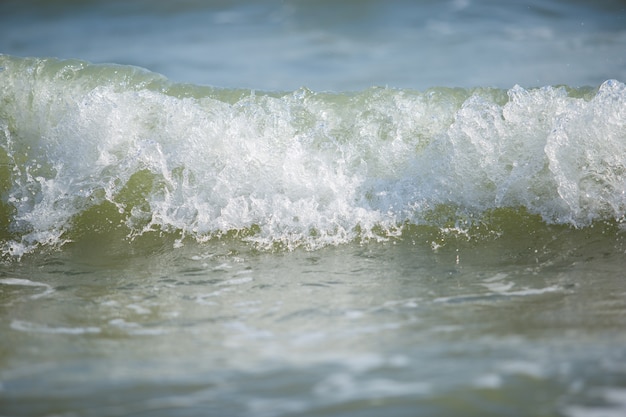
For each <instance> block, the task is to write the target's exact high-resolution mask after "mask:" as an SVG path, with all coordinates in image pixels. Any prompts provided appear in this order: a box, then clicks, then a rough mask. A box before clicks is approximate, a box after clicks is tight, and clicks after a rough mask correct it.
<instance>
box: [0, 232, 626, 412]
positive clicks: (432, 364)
mask: <svg viewBox="0 0 626 417" xmlns="http://www.w3.org/2000/svg"><path fill="white" fill-rule="evenodd" d="M505 232H506V233H505V235H504V236H505V237H503V238H498V239H493V240H486V241H482V242H472V241H467V240H466V239H465V238H450V239H449V240H448V242H447V243H446V244H445V245H444V246H441V247H440V248H439V249H437V250H435V251H433V249H432V247H431V244H430V243H429V239H431V238H432V235H431V234H429V233H424V232H416V233H414V234H413V235H412V236H406V237H405V238H404V239H400V240H397V241H394V242H389V243H384V244H383V243H371V244H363V245H355V244H348V245H342V246H341V247H333V248H327V249H320V250H317V251H313V252H310V251H304V250H295V251H292V252H280V253H267V252H258V251H255V250H251V249H249V248H247V247H246V246H245V245H244V246H242V245H241V244H240V243H238V242H237V241H233V240H228V239H226V240H218V241H214V242H211V243H208V244H200V245H196V244H188V245H185V246H184V247H182V248H179V249H175V250H172V249H169V248H167V247H164V248H161V249H159V248H158V246H157V247H155V246H152V245H153V244H154V242H153V243H152V244H150V245H148V248H150V251H149V252H150V253H135V254H132V255H121V254H120V253H119V252H117V253H115V252H116V250H115V248H109V250H110V251H109V255H108V256H106V255H105V254H103V253H101V254H100V256H99V257H97V258H93V257H90V256H89V255H88V254H86V252H85V250H84V248H81V247H71V246H70V247H68V248H66V250H64V251H63V252H60V253H59V252H56V253H51V254H48V255H45V256H44V255H35V256H32V257H30V258H28V259H24V260H22V262H21V263H19V264H13V265H11V266H8V267H6V268H5V270H4V273H3V275H4V276H3V278H2V279H1V280H0V285H1V286H2V287H1V288H2V299H1V303H0V304H1V308H2V310H1V311H2V316H3V317H4V319H3V322H2V334H4V335H7V337H6V338H3V343H2V345H3V351H2V364H3V365H2V391H0V393H1V395H2V396H1V398H2V400H1V401H2V402H1V403H0V404H1V407H2V410H3V413H4V414H6V415H81V416H82V415H86V416H89V415H206V414H209V415H211V414H219V415H254V416H258V415H268V416H270V415H271V416H274V415H316V416H317V415H354V416H365V415H377V414H379V413H382V412H385V413H389V414H391V415H407V416H408V415H441V416H444V415H446V416H450V415H464V416H467V415H477V416H478V415H481V416H484V415H511V416H517V415H555V416H557V415H566V416H585V415H619V414H621V413H623V411H624V398H625V393H626V369H625V368H624V367H623V363H624V360H625V359H626V358H625V356H626V349H625V348H624V346H626V344H625V343H624V342H625V340H624V333H623V329H624V325H625V324H626V323H625V321H626V315H625V314H624V312H625V311H626V309H625V307H626V305H625V303H626V302H625V301H624V300H625V299H626V298H624V296H625V295H626V287H625V286H624V285H625V284H624V279H623V256H624V242H623V235H622V234H621V232H618V234H617V235H615V233H616V231H615V229H614V228H613V227H609V226H606V227H604V228H603V227H600V226H597V227H594V228H593V229H589V230H582V231H576V230H571V229H569V228H567V227H565V228H564V227H551V228H547V230H541V231H532V230H527V229H524V228H523V227H522V228H512V229H509V230H506V231H505ZM529 232H530V233H529Z"/></svg>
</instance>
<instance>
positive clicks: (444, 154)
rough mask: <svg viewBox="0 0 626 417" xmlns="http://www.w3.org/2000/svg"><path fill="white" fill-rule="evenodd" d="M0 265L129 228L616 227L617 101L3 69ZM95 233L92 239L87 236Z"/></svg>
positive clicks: (255, 232)
mask: <svg viewBox="0 0 626 417" xmlns="http://www.w3.org/2000/svg"><path fill="white" fill-rule="evenodd" d="M0 67H2V68H3V70H2V71H1V72H0V186H1V187H2V189H1V193H2V194H1V196H2V200H1V207H0V211H1V212H2V213H3V214H4V217H5V218H6V220H5V221H3V222H1V223H0V227H2V229H1V230H0V233H1V234H2V235H1V236H0V237H1V238H2V241H3V248H4V249H3V250H4V251H5V253H13V254H16V255H20V254H23V253H25V252H27V251H29V250H31V249H32V248H35V247H38V246H42V245H44V246H45V245H53V246H54V245H59V244H63V243H64V242H66V241H70V240H72V239H73V236H74V235H75V234H76V233H77V232H76V229H77V228H81V227H82V228H88V227H94V228H96V229H98V230H99V229H106V225H107V224H110V225H111V226H110V227H112V228H123V229H124V230H125V231H126V232H125V233H126V235H127V236H128V237H129V238H131V239H132V238H133V236H138V235H141V234H142V233H145V232H146V231H153V230H160V231H166V232H175V233H177V234H179V235H180V236H181V238H182V237H187V238H193V239H196V240H200V241H203V240H207V239H211V238H214V237H218V236H223V235H225V234H233V233H234V234H235V235H237V236H240V237H241V238H242V239H245V240H248V241H251V242H253V243H255V244H257V245H259V246H261V247H268V246H269V247H272V246H275V245H276V244H279V245H284V246H286V247H289V248H292V247H296V246H305V247H309V248H316V247H320V246H324V245H328V244H340V243H344V242H348V241H352V240H354V239H357V238H358V239H371V238H374V239H385V238H387V237H389V236H390V235H393V234H397V233H399V231H400V230H401V229H402V227H403V226H404V225H406V224H410V225H422V224H426V225H429V224H430V225H435V226H437V225H439V223H438V222H440V220H441V219H440V217H441V216H439V215H437V213H452V214H451V215H452V217H455V216H464V218H480V216H481V215H482V214H483V213H485V212H488V211H490V210H494V209H500V208H523V210H525V211H527V212H528V213H530V214H533V215H537V216H540V217H541V218H542V219H543V221H545V222H547V223H555V224H569V225H572V226H575V227H585V226H588V225H590V224H591V223H593V222H594V221H597V220H612V221H614V220H616V219H617V220H620V219H622V218H623V217H624V213H625V210H626V129H625V125H626V86H625V85H624V84H623V83H621V82H618V81H615V80H609V81H606V82H605V83H603V84H602V85H601V86H599V87H598V88H571V87H566V86H561V87H550V86H548V87H542V88H533V89H525V88H522V87H520V86H514V87H513V88H511V89H510V90H508V91H507V90H501V89H492V88H476V89H455V88H432V89H430V90H426V91H413V90H396V89H391V88H371V89H368V90H364V91H361V92H353V93H332V92H313V91H310V90H307V89H306V88H302V89H300V90H297V91H294V92H286V93H282V92H255V91H250V90H237V89H219V88H212V87H203V86H193V85H182V84H175V83H171V82H169V81H168V80H166V79H165V78H163V77H161V76H159V75H158V74H154V73H150V72H148V71H146V70H142V69H139V68H135V67H126V66H114V65H92V64H88V63H86V62H82V61H62V60H56V59H24V58H15V57H10V56H0ZM90 225H91V226H90Z"/></svg>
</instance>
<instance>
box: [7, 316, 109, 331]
mask: <svg viewBox="0 0 626 417" xmlns="http://www.w3.org/2000/svg"><path fill="white" fill-rule="evenodd" d="M11 328H12V329H13V330H18V331H22V332H27V333H46V334H64V335H82V334H98V333H100V332H101V329H100V328H99V327H91V326H89V327H54V326H48V325H46V324H38V323H32V322H29V321H24V320H13V321H11Z"/></svg>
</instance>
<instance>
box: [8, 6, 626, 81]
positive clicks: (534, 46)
mask: <svg viewBox="0 0 626 417" xmlns="http://www.w3.org/2000/svg"><path fill="white" fill-rule="evenodd" d="M625 7H626V5H625V3H624V2H623V1H621V0H596V1H585V0H512V1H498V0H448V1H437V0H418V1H411V0H387V1H377V0H344V1H334V0H320V1H311V0H268V1H251V0H233V1H225V0H213V1H202V0H185V1H166V0H154V1H151V0H135V1H123V0H107V1H101V0H85V1H71V0H60V1H44V0H41V1H32V0H31V1H19V0H5V1H3V2H2V4H0V22H1V24H0V53H5V54H11V55H18V56H38V57H46V56H53V57H61V58H80V59H85V60H89V61H93V62H112V63H118V64H131V65H138V66H141V67H146V68H148V69H150V70H151V71H155V72H159V73H162V74H164V75H166V76H167V77H168V78H170V79H172V80H174V81H180V82H190V83H195V84H208V85H213V86H218V87H242V88H255V89H260V90H281V91H290V90H294V89H297V88H299V87H302V86H306V87H308V88H311V89H313V90H335V91H345V90H360V89H363V88H367V87H371V86H374V85H377V86H390V87H398V88H416V89H424V88H427V87H432V86H448V87H452V86H461V87H473V86H495V87H501V88H510V87H512V86H513V85H514V84H519V85H522V86H524V87H531V86H543V85H553V84H568V85H572V86H582V85H598V84H600V83H601V82H602V81H605V80H607V79H611V78H615V79H619V80H623V79H625V78H626V57H625V56H626V54H624V51H625V50H626V16H625V15H626V12H625V11H624V8H625Z"/></svg>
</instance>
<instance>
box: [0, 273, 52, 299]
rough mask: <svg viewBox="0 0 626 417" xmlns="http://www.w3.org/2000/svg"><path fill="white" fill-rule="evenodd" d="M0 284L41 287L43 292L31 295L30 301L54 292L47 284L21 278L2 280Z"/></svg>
mask: <svg viewBox="0 0 626 417" xmlns="http://www.w3.org/2000/svg"><path fill="white" fill-rule="evenodd" d="M0 284H4V285H19V286H26V287H43V288H44V291H43V292H41V293H39V294H33V295H31V296H30V298H32V299H38V298H42V297H45V296H48V295H50V294H52V293H53V292H54V289H53V288H52V287H51V286H50V285H48V284H45V283H43V282H37V281H31V280H28V279H23V278H2V279H0Z"/></svg>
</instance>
